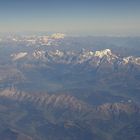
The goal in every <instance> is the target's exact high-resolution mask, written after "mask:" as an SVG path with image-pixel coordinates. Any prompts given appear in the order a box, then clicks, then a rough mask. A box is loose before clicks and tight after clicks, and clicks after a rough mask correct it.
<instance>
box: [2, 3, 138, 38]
mask: <svg viewBox="0 0 140 140" xmlns="http://www.w3.org/2000/svg"><path fill="white" fill-rule="evenodd" d="M26 31H27V32H41V31H42V32H47V31H49V32H64V33H72V34H81V35H82V34H86V35H91V34H92V35H132V36H134V35H140V0H0V32H26Z"/></svg>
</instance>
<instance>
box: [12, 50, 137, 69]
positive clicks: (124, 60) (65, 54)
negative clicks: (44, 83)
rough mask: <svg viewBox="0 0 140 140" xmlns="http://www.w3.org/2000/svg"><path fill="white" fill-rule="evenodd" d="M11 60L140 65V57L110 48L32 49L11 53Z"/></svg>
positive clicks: (94, 64)
mask: <svg viewBox="0 0 140 140" xmlns="http://www.w3.org/2000/svg"><path fill="white" fill-rule="evenodd" d="M11 57H12V60H13V61H18V60H21V59H23V58H28V59H30V60H32V61H34V60H39V61H45V62H46V64H47V63H58V64H71V65H76V64H85V63H86V64H89V65H90V66H99V65H102V64H106V65H113V66H115V67H117V66H119V65H120V66H124V65H130V64H131V65H140V57H133V56H128V57H120V56H118V55H116V54H114V53H112V51H111V50H110V49H105V50H100V51H91V50H86V49H83V50H82V51H80V52H74V51H61V50H52V51H51V50H50V51H45V50H34V51H33V52H31V53H28V52H19V53H15V54H12V55H11Z"/></svg>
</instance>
